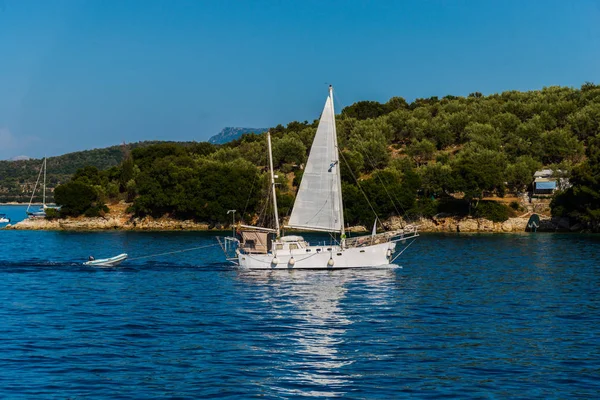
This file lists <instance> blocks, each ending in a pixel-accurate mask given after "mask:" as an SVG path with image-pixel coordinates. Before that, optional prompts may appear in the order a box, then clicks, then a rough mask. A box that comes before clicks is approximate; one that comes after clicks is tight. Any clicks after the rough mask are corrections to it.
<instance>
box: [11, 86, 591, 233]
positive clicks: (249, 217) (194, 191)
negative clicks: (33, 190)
mask: <svg viewBox="0 0 600 400" xmlns="http://www.w3.org/2000/svg"><path fill="white" fill-rule="evenodd" d="M315 117H316V116H315ZM336 122H337V132H338V142H339V146H340V150H341V154H342V157H341V170H342V180H343V187H342V190H343V193H344V201H345V208H346V218H345V219H346V221H347V222H348V223H349V224H355V223H361V224H369V225H370V224H371V223H372V221H373V220H374V218H375V216H374V215H373V211H374V212H375V213H376V214H377V216H378V217H379V218H380V219H385V218H387V217H389V216H391V215H408V216H419V215H423V216H432V215H434V214H436V213H439V212H449V213H453V214H468V213H470V214H472V215H475V216H487V217H488V218H490V219H493V220H498V221H500V220H503V219H506V218H508V215H510V213H511V210H509V209H508V208H507V207H505V206H502V205H500V204H497V203H494V202H489V201H486V200H484V198H487V197H489V196H500V197H502V196H504V195H505V194H506V193H512V194H516V193H518V192H522V191H525V190H527V189H528V188H529V187H531V183H532V181H533V173H534V172H535V171H536V170H537V169H539V168H542V167H550V168H553V169H560V170H562V171H563V172H564V173H566V175H567V176H569V175H572V176H571V182H572V184H573V186H572V187H571V188H570V189H567V190H566V191H565V192H564V193H562V194H560V195H559V196H558V197H557V198H556V199H555V201H554V203H553V211H554V212H555V214H556V215H564V216H569V217H571V218H574V219H576V220H578V221H581V222H583V223H586V224H588V225H590V226H596V227H597V225H598V222H597V221H598V218H599V217H598V212H599V211H598V210H599V209H600V207H599V206H598V193H600V188H598V176H600V170H599V168H600V167H599V164H598V163H599V161H600V159H599V158H600V156H598V153H599V151H600V150H598V148H599V145H598V140H599V139H598V135H599V134H600V86H597V85H594V84H589V83H588V84H585V85H583V86H582V87H581V88H580V89H573V88H566V87H547V88H544V89H542V90H536V91H530V92H518V91H509V92H504V93H500V94H492V95H489V96H485V95H483V94H481V93H478V92H475V93H472V94H470V95H469V96H467V97H457V96H446V97H443V98H438V97H431V98H427V99H416V100H415V101H413V102H412V103H410V104H409V103H407V102H406V101H405V100H404V99H402V98H400V97H394V98H392V99H390V100H389V101H388V102H387V103H378V102H375V101H362V102H358V103H355V104H353V105H351V106H349V107H346V108H344V109H343V110H342V112H341V113H340V115H338V117H337V120H336ZM317 124H318V119H315V120H314V121H313V122H307V121H304V122H297V121H294V122H290V123H289V124H288V125H287V126H282V125H278V126H276V127H274V128H271V136H272V145H273V153H274V154H273V155H274V165H275V168H276V169H277V172H276V173H277V175H278V176H279V178H278V185H277V196H278V199H279V200H280V204H281V207H280V214H281V216H282V217H285V216H287V215H288V214H289V211H290V208H291V206H292V204H293V198H294V195H295V190H296V189H297V187H298V185H299V182H300V178H301V176H302V172H303V164H304V163H305V162H306V159H307V157H308V155H309V152H310V146H311V143H312V140H313V138H314V135H315V132H316V127H317ZM119 154H120V156H119V157H120V158H118V161H110V162H109V163H106V164H103V165H96V164H94V163H88V164H89V165H93V166H96V167H98V168H100V169H101V170H102V171H101V172H98V173H96V171H93V170H91V169H88V168H84V169H81V170H80V171H78V172H77V173H76V174H75V175H74V176H73V182H78V186H77V187H75V186H73V187H74V188H78V190H81V191H82V193H84V192H85V193H87V194H89V193H88V191H87V189H85V190H84V189H83V187H82V186H81V185H87V186H89V187H92V188H94V190H95V193H96V194H97V196H98V197H97V199H99V200H100V201H102V200H104V199H105V200H106V201H113V200H119V199H126V200H129V201H133V206H132V210H133V211H134V212H135V213H136V215H140V216H141V215H152V216H156V217H158V216H162V215H170V216H172V217H176V218H194V219H197V220H202V221H207V222H215V223H216V222H227V221H228V218H229V217H228V216H227V214H226V212H227V210H228V209H236V210H238V212H240V214H243V218H244V220H245V221H246V222H256V219H257V218H259V217H261V216H263V215H264V214H265V213H268V209H269V207H270V202H269V193H270V192H269V191H268V190H266V189H265V188H266V187H267V186H268V185H267V182H268V179H267V173H266V172H267V166H268V163H267V157H266V154H267V151H266V140H265V135H264V134H260V135H256V134H246V135H243V136H242V137H240V138H239V139H237V140H235V141H233V142H230V143H227V144H225V145H211V144H209V143H195V144H189V143H188V144H185V145H180V144H176V143H162V144H153V145H151V146H139V147H138V148H135V149H133V150H132V151H131V152H130V153H129V152H123V151H120V153H119ZM113 157H116V155H115V156H113ZM51 165H52V164H51V163H50V162H49V164H48V169H49V170H50V169H51V168H52V167H51ZM81 167H83V166H81ZM2 168H3V167H2V164H0V172H1V171H2ZM106 168H108V169H106ZM73 172H74V171H73ZM34 175H35V169H32V170H31V173H30V174H29V175H28V179H29V178H32V177H33V178H35V176H34ZM10 182H13V181H10ZM12 184H14V182H13V183H12ZM63 190H66V189H63ZM82 196H83V194H82ZM90 196H91V195H90ZM86 198H87V197H86ZM367 199H368V200H367ZM87 201H89V200H87ZM241 208H243V210H240V209H241ZM67 209H68V207H67ZM513 211H514V210H513ZM240 214H238V215H240ZM594 224H595V225H594Z"/></svg>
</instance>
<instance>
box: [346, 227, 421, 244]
mask: <svg viewBox="0 0 600 400" xmlns="http://www.w3.org/2000/svg"><path fill="white" fill-rule="evenodd" d="M418 231H419V227H418V226H417V225H407V226H405V227H404V228H403V229H400V230H395V231H389V232H382V233H378V234H376V235H365V236H359V237H355V238H349V239H346V242H345V244H346V247H347V248H349V247H366V246H373V245H375V244H380V243H387V242H399V241H403V240H406V239H412V238H415V237H417V236H419V232H418Z"/></svg>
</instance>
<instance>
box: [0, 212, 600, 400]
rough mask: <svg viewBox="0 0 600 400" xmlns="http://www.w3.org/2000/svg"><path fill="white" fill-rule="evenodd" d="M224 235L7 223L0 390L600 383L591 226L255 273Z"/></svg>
mask: <svg viewBox="0 0 600 400" xmlns="http://www.w3.org/2000/svg"><path fill="white" fill-rule="evenodd" d="M0 213H7V214H9V216H11V217H13V218H15V220H16V219H19V218H22V217H23V216H24V208H23V207H17V206H2V207H0ZM21 213H23V215H22V214H21ZM227 234H228V233H227V232H118V231H114V232H44V231H13V230H0V398H2V399H25V398H31V399H53V398H57V399H66V398H68V399H146V398H160V399H163V398H169V399H199V398H224V399H247V398H266V399H300V398H311V397H316V398H336V397H342V398H349V399H397V398H405V397H413V398H461V399H468V398H490V397H491V398H505V397H508V398H527V399H530V398H544V399H548V398H556V399H564V398H597V397H598V394H599V393H600V268H599V262H600V236H598V235H595V236H594V235H584V234H554V233H533V234H526V233H523V234H423V235H422V236H421V237H419V238H418V240H417V241H416V242H415V243H414V244H413V245H412V246H411V247H409V248H408V250H406V252H405V253H403V254H402V256H401V257H400V258H399V259H398V261H397V264H398V266H397V267H395V268H390V269H383V270H366V271H355V270H341V271H289V272H288V271H270V272H269V271H266V272H249V271H243V270H239V269H237V268H235V266H233V265H232V264H231V263H228V262H226V261H225V260H224V257H223V253H222V252H221V249H220V248H219V246H218V245H217V242H216V236H219V235H221V236H223V235H227ZM306 238H307V239H308V240H313V241H317V240H327V238H326V237H323V236H319V235H306ZM203 246H206V247H203ZM197 247H203V248H200V249H196V250H190V251H184V250H189V249H192V248H197ZM175 251H177V253H172V254H166V255H161V256H156V257H146V256H149V255H153V254H161V253H170V252H175ZM119 253H128V254H129V256H130V257H131V259H130V260H127V261H126V262H124V263H123V264H121V266H119V267H116V268H94V267H86V266H83V265H82V262H83V261H85V260H86V259H87V258H88V256H90V255H93V256H95V257H96V258H104V257H110V256H114V255H116V254H119ZM140 257H146V258H140Z"/></svg>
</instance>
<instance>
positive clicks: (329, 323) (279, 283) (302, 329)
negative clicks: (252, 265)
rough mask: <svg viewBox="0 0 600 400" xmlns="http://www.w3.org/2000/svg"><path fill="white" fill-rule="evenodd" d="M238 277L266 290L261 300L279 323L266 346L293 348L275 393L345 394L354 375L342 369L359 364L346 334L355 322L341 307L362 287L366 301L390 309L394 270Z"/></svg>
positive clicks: (268, 330)
mask: <svg viewBox="0 0 600 400" xmlns="http://www.w3.org/2000/svg"><path fill="white" fill-rule="evenodd" d="M238 277H239V279H241V280H242V281H244V282H246V283H250V284H256V285H258V286H259V287H261V288H268V290H267V291H266V292H264V293H263V296H262V298H261V299H259V300H258V301H262V302H265V303H266V304H267V305H268V307H266V309H267V310H271V316H270V317H271V319H272V321H275V323H274V324H272V325H271V326H269V327H266V329H265V332H264V333H263V336H264V337H265V338H268V341H267V342H265V346H267V347H268V348H270V347H271V346H272V342H285V343H289V346H288V347H287V348H286V349H285V352H286V353H287V357H286V358H285V361H281V362H280V363H279V365H277V369H278V370H280V371H281V372H282V373H283V377H282V378H280V379H279V380H278V381H277V382H270V385H271V390H274V391H277V392H279V393H280V394H282V395H303V396H326V397H337V396H342V395H344V394H346V392H347V388H348V387H351V384H352V375H351V374H348V373H345V372H344V368H345V367H347V366H350V365H351V364H353V363H354V362H356V361H355V360H354V359H353V357H352V354H351V353H348V352H347V351H346V350H345V348H347V347H348V346H349V344H348V343H346V341H347V340H348V339H347V330H348V329H350V328H351V325H352V324H353V323H354V321H353V320H352V318H351V317H350V316H349V315H348V314H347V313H346V311H345V308H344V307H342V302H343V301H344V298H345V297H346V295H347V293H348V291H349V290H352V288H353V287H360V291H361V293H362V295H363V300H364V302H366V303H368V304H372V305H377V306H385V305H386V304H389V303H390V289H391V288H392V287H393V284H394V280H395V277H396V276H395V273H394V271H393V270H391V269H387V270H368V271H365V270H363V271H353V270H343V271H334V272H328V271H302V270H298V271H290V272H287V271H271V272H268V271H240V272H239V274H238ZM290 328H291V329H290ZM268 348H265V349H262V350H263V351H269V350H268Z"/></svg>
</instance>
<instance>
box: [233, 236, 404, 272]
mask: <svg viewBox="0 0 600 400" xmlns="http://www.w3.org/2000/svg"><path fill="white" fill-rule="evenodd" d="M395 248H396V243H395V242H386V243H381V244H375V245H372V246H365V247H353V248H349V249H344V250H341V248H340V246H308V247H307V248H301V249H297V250H287V251H280V252H278V253H277V254H276V255H274V254H273V253H268V254H244V253H241V252H238V263H239V266H240V267H241V268H246V269H263V270H292V269H325V270H333V269H346V268H381V267H389V266H390V260H391V255H392V254H393V253H394V249H395ZM328 249H331V250H329V251H328ZM308 250H310V251H308ZM317 250H320V251H317ZM274 259H275V260H276V263H274V262H273V260H274ZM292 259H293V261H290V260H292ZM330 259H331V260H333V265H330V264H331V262H330Z"/></svg>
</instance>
